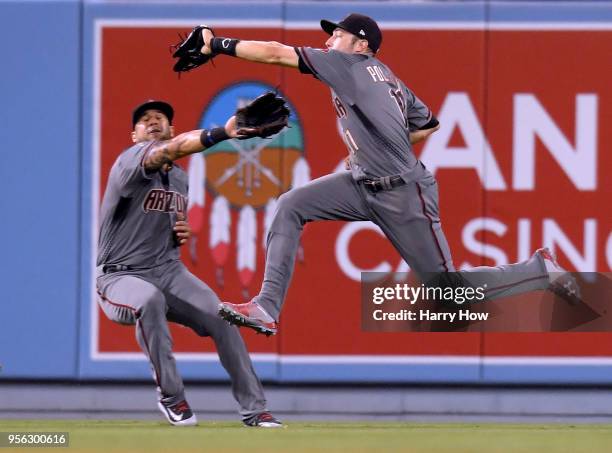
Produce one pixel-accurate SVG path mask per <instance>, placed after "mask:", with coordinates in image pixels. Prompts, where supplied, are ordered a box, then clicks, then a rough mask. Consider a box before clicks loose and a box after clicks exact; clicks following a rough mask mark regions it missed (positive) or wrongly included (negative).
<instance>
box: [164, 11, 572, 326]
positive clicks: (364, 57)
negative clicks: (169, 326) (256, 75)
mask: <svg viewBox="0 0 612 453" xmlns="http://www.w3.org/2000/svg"><path fill="white" fill-rule="evenodd" d="M321 27H322V28H323V30H324V31H325V32H326V33H327V34H328V35H330V36H329V39H328V40H327V41H326V43H325V45H326V47H327V48H326V49H324V50H321V49H314V48H310V47H290V46H286V45H283V44H280V43H277V42H260V41H244V40H238V39H231V38H223V37H215V36H214V34H213V33H212V31H211V30H210V29H208V28H203V27H201V44H202V47H201V54H202V55H205V56H207V58H208V59H210V58H212V57H214V56H216V55H219V54H225V55H230V56H234V57H238V58H242V59H245V60H249V61H254V62H259V63H268V64H276V65H281V66H287V67H291V68H296V69H298V70H299V71H300V72H302V73H304V74H310V75H312V76H314V77H315V78H316V79H318V80H319V81H321V82H322V83H324V84H325V85H327V86H328V87H329V88H330V89H331V98H332V104H333V106H334V109H335V111H336V115H337V117H338V121H339V123H340V125H341V129H342V135H343V138H344V141H345V143H346V145H347V147H348V151H349V158H348V160H349V166H350V170H351V171H350V172H342V173H336V174H330V175H327V176H323V177H321V178H318V179H316V180H314V181H312V182H310V183H309V184H307V185H305V186H302V187H300V188H298V189H293V190H290V191H289V192H287V193H285V194H284V195H282V196H281V197H280V199H279V200H278V206H277V210H276V213H275V217H274V220H273V221H272V225H271V227H270V231H269V234H268V237H267V254H266V266H265V272H264V281H263V285H262V288H261V291H260V293H259V295H258V296H256V297H255V298H254V299H253V300H252V301H250V302H248V303H246V304H240V305H238V304H229V303H224V304H222V305H221V306H220V311H219V312H220V314H221V316H223V317H224V318H225V319H227V320H228V321H230V322H232V323H234V324H237V325H241V326H247V327H250V328H253V329H255V330H256V331H258V332H262V333H265V334H267V335H271V334H274V333H276V331H277V322H278V318H279V314H280V311H281V308H282V306H283V302H284V300H285V296H286V293H287V288H288V286H289V282H290V279H291V274H292V271H293V267H294V261H295V256H296V250H297V248H298V244H299V238H300V234H301V232H302V229H303V227H304V225H305V224H306V223H308V222H312V221H315V220H345V221H363V220H370V221H372V222H374V223H375V224H376V225H378V226H379V227H380V228H381V229H382V231H383V232H384V234H385V235H386V237H387V238H388V239H389V240H390V241H391V243H392V244H393V246H394V247H395V248H396V249H397V251H398V252H399V253H400V255H401V256H402V258H403V259H404V260H406V262H407V263H408V264H409V266H410V268H411V269H413V270H414V271H415V272H416V273H417V275H419V276H421V277H423V276H425V275H427V274H428V273H437V275H438V281H440V282H442V283H443V284H446V285H453V284H456V283H454V282H456V280H457V276H458V275H460V278H459V280H461V281H462V282H463V281H466V282H467V283H468V284H470V285H473V286H479V287H483V286H485V285H486V286H485V287H486V297H487V298H488V299H494V298H497V297H504V296H509V295H514V294H519V293H523V292H527V291H532V290H537V289H546V288H550V289H552V290H553V291H555V292H557V293H558V294H559V295H561V296H562V297H564V298H566V299H568V300H570V301H573V300H574V299H575V298H576V297H577V296H578V288H577V286H576V283H575V280H574V279H573V277H571V275H570V274H569V273H567V272H566V271H564V270H563V269H562V268H560V267H559V265H558V264H557V262H556V260H555V258H554V256H553V255H552V254H551V253H550V251H548V250H547V249H540V250H538V251H536V252H535V253H534V255H533V256H532V257H531V258H529V259H528V260H526V261H523V262H520V263H516V264H510V265H505V266H497V267H479V268H475V269H472V270H471V272H461V273H460V274H458V273H454V271H455V268H454V266H453V261H452V259H451V253H450V250H449V246H448V243H447V241H446V238H445V237H444V233H443V232H442V228H441V225H440V218H439V212H438V186H437V183H436V179H435V178H434V176H433V175H432V174H431V173H430V172H429V171H428V170H427V169H426V168H425V166H424V165H423V164H422V163H421V162H420V161H419V160H418V159H417V158H416V156H415V154H414V152H413V148H412V145H413V144H414V143H417V142H419V141H421V140H424V139H425V138H426V137H427V136H428V135H430V134H431V133H433V132H435V131H436V130H437V128H438V127H439V124H438V121H437V119H436V118H435V116H434V115H433V113H432V112H431V110H430V109H429V108H428V107H427V106H426V105H425V104H424V103H423V102H422V101H421V100H420V99H419V98H418V97H417V96H416V95H415V94H414V93H413V92H412V91H411V90H410V89H409V88H407V87H406V85H405V84H404V83H403V82H402V81H401V80H400V79H398V78H397V76H396V75H395V74H394V73H393V72H392V71H391V69H390V68H389V67H388V66H387V65H385V64H384V63H383V62H382V61H380V60H379V59H378V58H377V57H376V53H377V52H378V50H379V48H380V45H381V43H382V33H381V31H380V29H379V27H378V25H377V23H376V22H375V21H374V20H373V19H371V18H370V17H367V16H364V15H361V14H350V15H348V16H347V17H346V18H344V19H343V20H342V21H341V22H338V23H334V22H331V21H328V20H322V21H321ZM204 62H205V61H204ZM196 63H197V62H196ZM183 66H184V65H183ZM181 67H182V66H180V65H179V66H178V68H179V69H180V68H181ZM190 69H192V68H190ZM175 70H177V67H175ZM451 273H452V274H451ZM445 282H446V283H445Z"/></svg>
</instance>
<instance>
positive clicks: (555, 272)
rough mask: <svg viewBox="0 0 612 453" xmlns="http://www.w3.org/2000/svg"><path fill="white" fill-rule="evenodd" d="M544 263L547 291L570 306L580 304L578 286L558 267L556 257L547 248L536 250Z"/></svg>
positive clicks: (571, 277)
mask: <svg viewBox="0 0 612 453" xmlns="http://www.w3.org/2000/svg"><path fill="white" fill-rule="evenodd" d="M536 253H537V254H539V255H540V257H541V258H542V259H543V261H544V266H546V270H547V271H548V278H549V281H550V284H549V286H548V289H549V290H550V291H552V292H553V293H555V294H556V295H557V296H559V297H560V298H561V299H563V300H564V301H566V302H567V303H569V304H571V305H575V304H578V303H580V302H582V298H581V295H580V286H578V283H577V282H576V279H575V278H574V276H573V275H572V274H571V273H570V272H568V271H566V270H565V269H563V268H562V267H561V266H559V263H558V262H557V257H556V256H555V255H554V253H552V252H551V251H550V249H548V248H546V247H545V248H541V249H538V250H536Z"/></svg>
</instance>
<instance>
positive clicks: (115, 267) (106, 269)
mask: <svg viewBox="0 0 612 453" xmlns="http://www.w3.org/2000/svg"><path fill="white" fill-rule="evenodd" d="M132 269H133V267H132V266H126V265H124V264H105V265H104V266H102V272H103V273H105V274H110V273H111V272H122V271H131V270H132Z"/></svg>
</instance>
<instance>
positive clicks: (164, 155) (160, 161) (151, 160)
mask: <svg viewBox="0 0 612 453" xmlns="http://www.w3.org/2000/svg"><path fill="white" fill-rule="evenodd" d="M170 162H172V159H171V157H170V149H169V147H168V143H167V142H165V143H160V144H159V145H158V146H155V147H154V148H153V149H152V150H150V151H149V152H148V153H147V156H146V157H145V159H144V161H143V165H144V168H145V170H146V171H147V172H148V173H152V172H155V171H157V170H159V169H160V168H161V167H162V166H163V165H164V164H167V163H170Z"/></svg>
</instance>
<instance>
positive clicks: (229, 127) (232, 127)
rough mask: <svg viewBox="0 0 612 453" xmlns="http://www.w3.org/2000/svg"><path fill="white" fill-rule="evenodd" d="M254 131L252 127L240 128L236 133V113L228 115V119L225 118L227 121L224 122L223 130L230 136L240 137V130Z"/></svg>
mask: <svg viewBox="0 0 612 453" xmlns="http://www.w3.org/2000/svg"><path fill="white" fill-rule="evenodd" d="M253 131H255V129H253V128H242V129H240V132H241V133H238V129H237V127H236V115H233V116H232V117H230V119H229V120H227V123H225V132H226V133H227V135H229V136H230V138H240V137H242V136H243V135H242V132H253Z"/></svg>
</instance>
